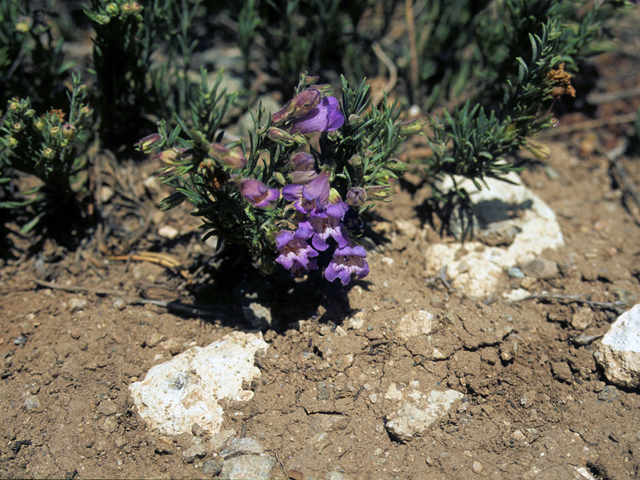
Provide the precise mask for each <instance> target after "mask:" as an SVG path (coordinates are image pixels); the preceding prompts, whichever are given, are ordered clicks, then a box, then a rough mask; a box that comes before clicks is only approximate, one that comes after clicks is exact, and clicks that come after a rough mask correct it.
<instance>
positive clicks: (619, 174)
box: [606, 138, 640, 225]
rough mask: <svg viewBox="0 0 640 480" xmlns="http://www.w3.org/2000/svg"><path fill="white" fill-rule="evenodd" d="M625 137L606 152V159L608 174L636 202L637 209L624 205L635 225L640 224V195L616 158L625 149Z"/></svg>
mask: <svg viewBox="0 0 640 480" xmlns="http://www.w3.org/2000/svg"><path fill="white" fill-rule="evenodd" d="M627 143H628V142H627V139H626V138H623V139H622V140H621V141H620V143H619V144H618V146H617V147H616V148H614V149H612V150H610V151H608V152H606V156H607V159H608V160H609V174H610V175H611V177H612V178H613V180H615V182H616V183H617V184H618V185H619V186H620V188H622V191H623V193H624V195H625V196H626V197H630V198H631V200H633V203H635V204H636V207H637V209H638V210H637V211H633V210H632V209H631V208H629V205H625V206H626V207H627V211H628V212H629V214H630V215H631V216H632V217H633V220H634V221H635V222H636V224H637V225H640V195H638V192H637V191H636V189H635V188H634V186H633V184H632V183H631V182H630V181H629V176H628V175H627V172H626V171H625V169H624V167H623V166H622V164H620V162H619V161H618V159H619V158H620V157H621V156H622V154H623V153H624V152H625V150H626V149H627ZM625 203H626V202H625Z"/></svg>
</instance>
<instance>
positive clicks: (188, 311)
mask: <svg viewBox="0 0 640 480" xmlns="http://www.w3.org/2000/svg"><path fill="white" fill-rule="evenodd" d="M32 281H33V282H34V283H35V284H36V285H39V286H41V287H45V288H50V289H52V290H63V291H65V292H74V293H80V292H82V293H91V294H94V295H100V296H102V295H113V296H116V297H120V298H121V299H122V300H123V301H124V302H126V303H127V304H128V305H146V304H151V305H156V306H158V307H162V308H166V309H167V310H169V311H170V312H174V313H179V314H182V315H191V316H194V317H204V318H216V319H219V318H221V317H223V318H224V317H228V316H229V313H228V312H227V311H226V309H224V308H220V307H217V308H212V307H209V306H206V305H197V304H193V305H187V304H184V303H181V302H177V301H173V302H165V301H162V300H152V299H148V298H141V297H128V296H127V294H126V293H125V292H121V291H119V290H107V289H101V288H88V287H81V286H77V285H59V284H57V283H51V282H45V281H42V280H38V279H33V280H32Z"/></svg>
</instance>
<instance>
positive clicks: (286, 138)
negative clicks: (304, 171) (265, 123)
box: [267, 127, 306, 147]
mask: <svg viewBox="0 0 640 480" xmlns="http://www.w3.org/2000/svg"><path fill="white" fill-rule="evenodd" d="M267 137H269V138H270V139H271V140H272V141H274V142H276V143H279V144H280V145H284V146H286V147H288V146H291V145H293V144H294V143H305V142H306V140H305V138H304V137H303V136H302V135H291V134H289V133H287V132H285V131H284V130H282V129H281V128H277V127H270V128H269V130H267Z"/></svg>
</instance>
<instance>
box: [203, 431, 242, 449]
mask: <svg viewBox="0 0 640 480" xmlns="http://www.w3.org/2000/svg"><path fill="white" fill-rule="evenodd" d="M235 436H236V431H235V430H233V429H231V430H222V431H220V432H218V433H215V434H213V436H212V437H211V440H209V448H210V449H211V450H212V451H213V452H215V453H218V452H220V450H222V449H223V448H226V447H227V446H228V445H230V444H231V442H232V441H233V439H234V437H235Z"/></svg>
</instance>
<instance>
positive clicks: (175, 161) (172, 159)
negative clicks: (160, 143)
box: [154, 147, 191, 165]
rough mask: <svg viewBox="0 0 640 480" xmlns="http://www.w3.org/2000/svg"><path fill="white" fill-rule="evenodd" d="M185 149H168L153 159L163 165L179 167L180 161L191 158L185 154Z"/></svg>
mask: <svg viewBox="0 0 640 480" xmlns="http://www.w3.org/2000/svg"><path fill="white" fill-rule="evenodd" d="M186 152H187V149H186V148H178V147H175V148H170V149H169V150H163V151H162V152H160V153H159V154H158V155H156V156H155V157H154V159H158V160H160V162H162V163H164V164H165V165H181V164H182V163H184V162H182V161H181V160H187V159H189V158H191V155H190V154H187V153H186Z"/></svg>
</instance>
